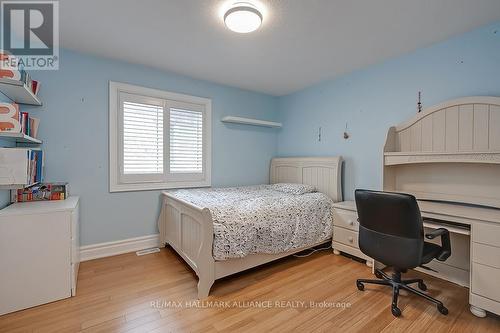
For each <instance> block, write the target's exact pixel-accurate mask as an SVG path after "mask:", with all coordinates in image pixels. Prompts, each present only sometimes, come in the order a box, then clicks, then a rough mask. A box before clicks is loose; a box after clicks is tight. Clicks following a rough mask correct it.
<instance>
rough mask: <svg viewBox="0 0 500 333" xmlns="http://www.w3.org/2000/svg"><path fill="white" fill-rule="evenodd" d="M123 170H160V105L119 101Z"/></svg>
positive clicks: (125, 171)
mask: <svg viewBox="0 0 500 333" xmlns="http://www.w3.org/2000/svg"><path fill="white" fill-rule="evenodd" d="M123 173H124V174H125V175H127V174H163V107H161V106H157V105H150V104H142V103H133V102H124V103H123Z"/></svg>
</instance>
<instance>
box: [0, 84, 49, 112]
mask: <svg viewBox="0 0 500 333" xmlns="http://www.w3.org/2000/svg"><path fill="white" fill-rule="evenodd" d="M0 92H2V93H3V94H4V95H5V96H7V97H8V98H10V99H11V100H12V101H13V102H16V103H19V104H29V105H38V106H40V105H42V102H41V101H40V99H39V98H38V96H36V95H35V94H33V92H32V91H31V90H30V89H29V88H28V87H27V86H26V85H25V84H24V82H22V81H19V80H12V79H8V78H0Z"/></svg>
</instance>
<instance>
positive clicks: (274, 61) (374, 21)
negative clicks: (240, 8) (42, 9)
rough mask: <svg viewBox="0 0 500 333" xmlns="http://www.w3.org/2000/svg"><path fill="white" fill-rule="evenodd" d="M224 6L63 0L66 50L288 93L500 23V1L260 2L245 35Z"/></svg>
mask: <svg viewBox="0 0 500 333" xmlns="http://www.w3.org/2000/svg"><path fill="white" fill-rule="evenodd" d="M234 1H236V0H233V2H234ZM249 1H251V2H254V3H255V1H257V0H255V1H254V0H249ZM223 6H227V1H226V0H224V1H221V0H219V1H218V0H141V1H139V0H85V1H83V0H62V1H60V10H61V14H60V31H61V42H62V47H65V48H69V49H73V50H77V51H81V52H86V53H91V54H95V55H99V56H104V57H109V58H114V59H121V60H125V61H129V62H132V63H138V64H146V65H150V66H153V67H157V68H160V69H164V70H168V71H172V72H176V73H180V74H184V75H188V76H191V77H194V78H198V79H204V80H209V81H213V82H217V83H221V84H226V85H230V86H235V87H240V88H245V89H249V90H254V91H259V92H264V93H268V94H272V95H285V94H289V93H291V92H294V91H297V90H299V89H302V88H305V87H307V86H309V85H311V84H314V83H317V82H320V81H323V80H326V79H331V78H334V77H335V76H338V75H340V74H344V73H347V72H349V71H352V70H355V69H358V68H361V67H364V66H367V65H370V64H374V63H377V62H380V61H382V60H384V59H387V58H389V57H394V56H397V55H401V54H404V53H407V52H410V51H412V50H415V49H417V48H420V47H423V46H427V45H429V44H431V43H434V42H437V41H441V40H444V39H446V38H448V37H450V36H453V35H456V34H460V33H463V32H466V31H468V30H471V29H474V28H476V27H479V26H481V25H485V24H487V23H490V22H493V21H496V20H499V19H500V1H499V0H260V4H258V6H261V7H263V11H264V13H263V14H264V22H263V25H262V27H261V29H259V30H257V31H256V32H254V33H251V34H245V35H242V34H236V33H234V32H231V31H229V30H227V29H226V28H225V26H224V24H223V22H222V18H221V13H220V11H221V7H223Z"/></svg>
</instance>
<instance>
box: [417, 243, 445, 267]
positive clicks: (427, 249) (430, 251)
mask: <svg viewBox="0 0 500 333" xmlns="http://www.w3.org/2000/svg"><path fill="white" fill-rule="evenodd" d="M441 250H442V248H441V246H439V245H436V244H433V243H428V242H424V249H423V250H422V264H427V263H428V262H430V261H431V260H432V259H434V258H436V257H437V256H438V254H439V253H440V252H441Z"/></svg>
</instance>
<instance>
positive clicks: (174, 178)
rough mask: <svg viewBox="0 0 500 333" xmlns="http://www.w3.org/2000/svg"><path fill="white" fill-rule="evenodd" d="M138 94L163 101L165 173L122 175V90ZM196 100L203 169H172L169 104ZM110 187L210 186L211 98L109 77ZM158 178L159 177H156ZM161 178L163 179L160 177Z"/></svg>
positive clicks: (133, 189)
mask: <svg viewBox="0 0 500 333" xmlns="http://www.w3.org/2000/svg"><path fill="white" fill-rule="evenodd" d="M122 93H124V94H130V95H135V96H136V97H138V99H143V100H147V99H148V98H149V99H151V100H153V101H156V102H158V101H160V100H162V101H163V104H164V110H163V165H164V168H163V174H162V177H159V178H158V177H157V176H158V174H154V175H156V177H155V176H153V177H150V176H148V175H147V174H144V175H134V176H132V177H130V176H126V177H124V175H123V147H122V143H123V107H122V100H121V94H122ZM182 103H185V104H196V105H199V106H200V107H201V109H202V113H203V172H202V173H201V174H199V173H196V174H184V173H179V174H172V173H170V169H169V164H170V155H169V150H170V137H169V131H170V107H169V105H178V104H181V105H182ZM108 147H109V191H110V192H126V191H146V190H162V189H173V188H192V187H209V186H211V166H212V101H211V99H209V98H204V97H197V96H191V95H185V94H179V93H173V92H169V91H163V90H159V89H152V88H147V87H142V86H137V85H132V84H127V83H121V82H115V81H109V145H108ZM155 178H156V179H155ZM158 179H160V181H158Z"/></svg>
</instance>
